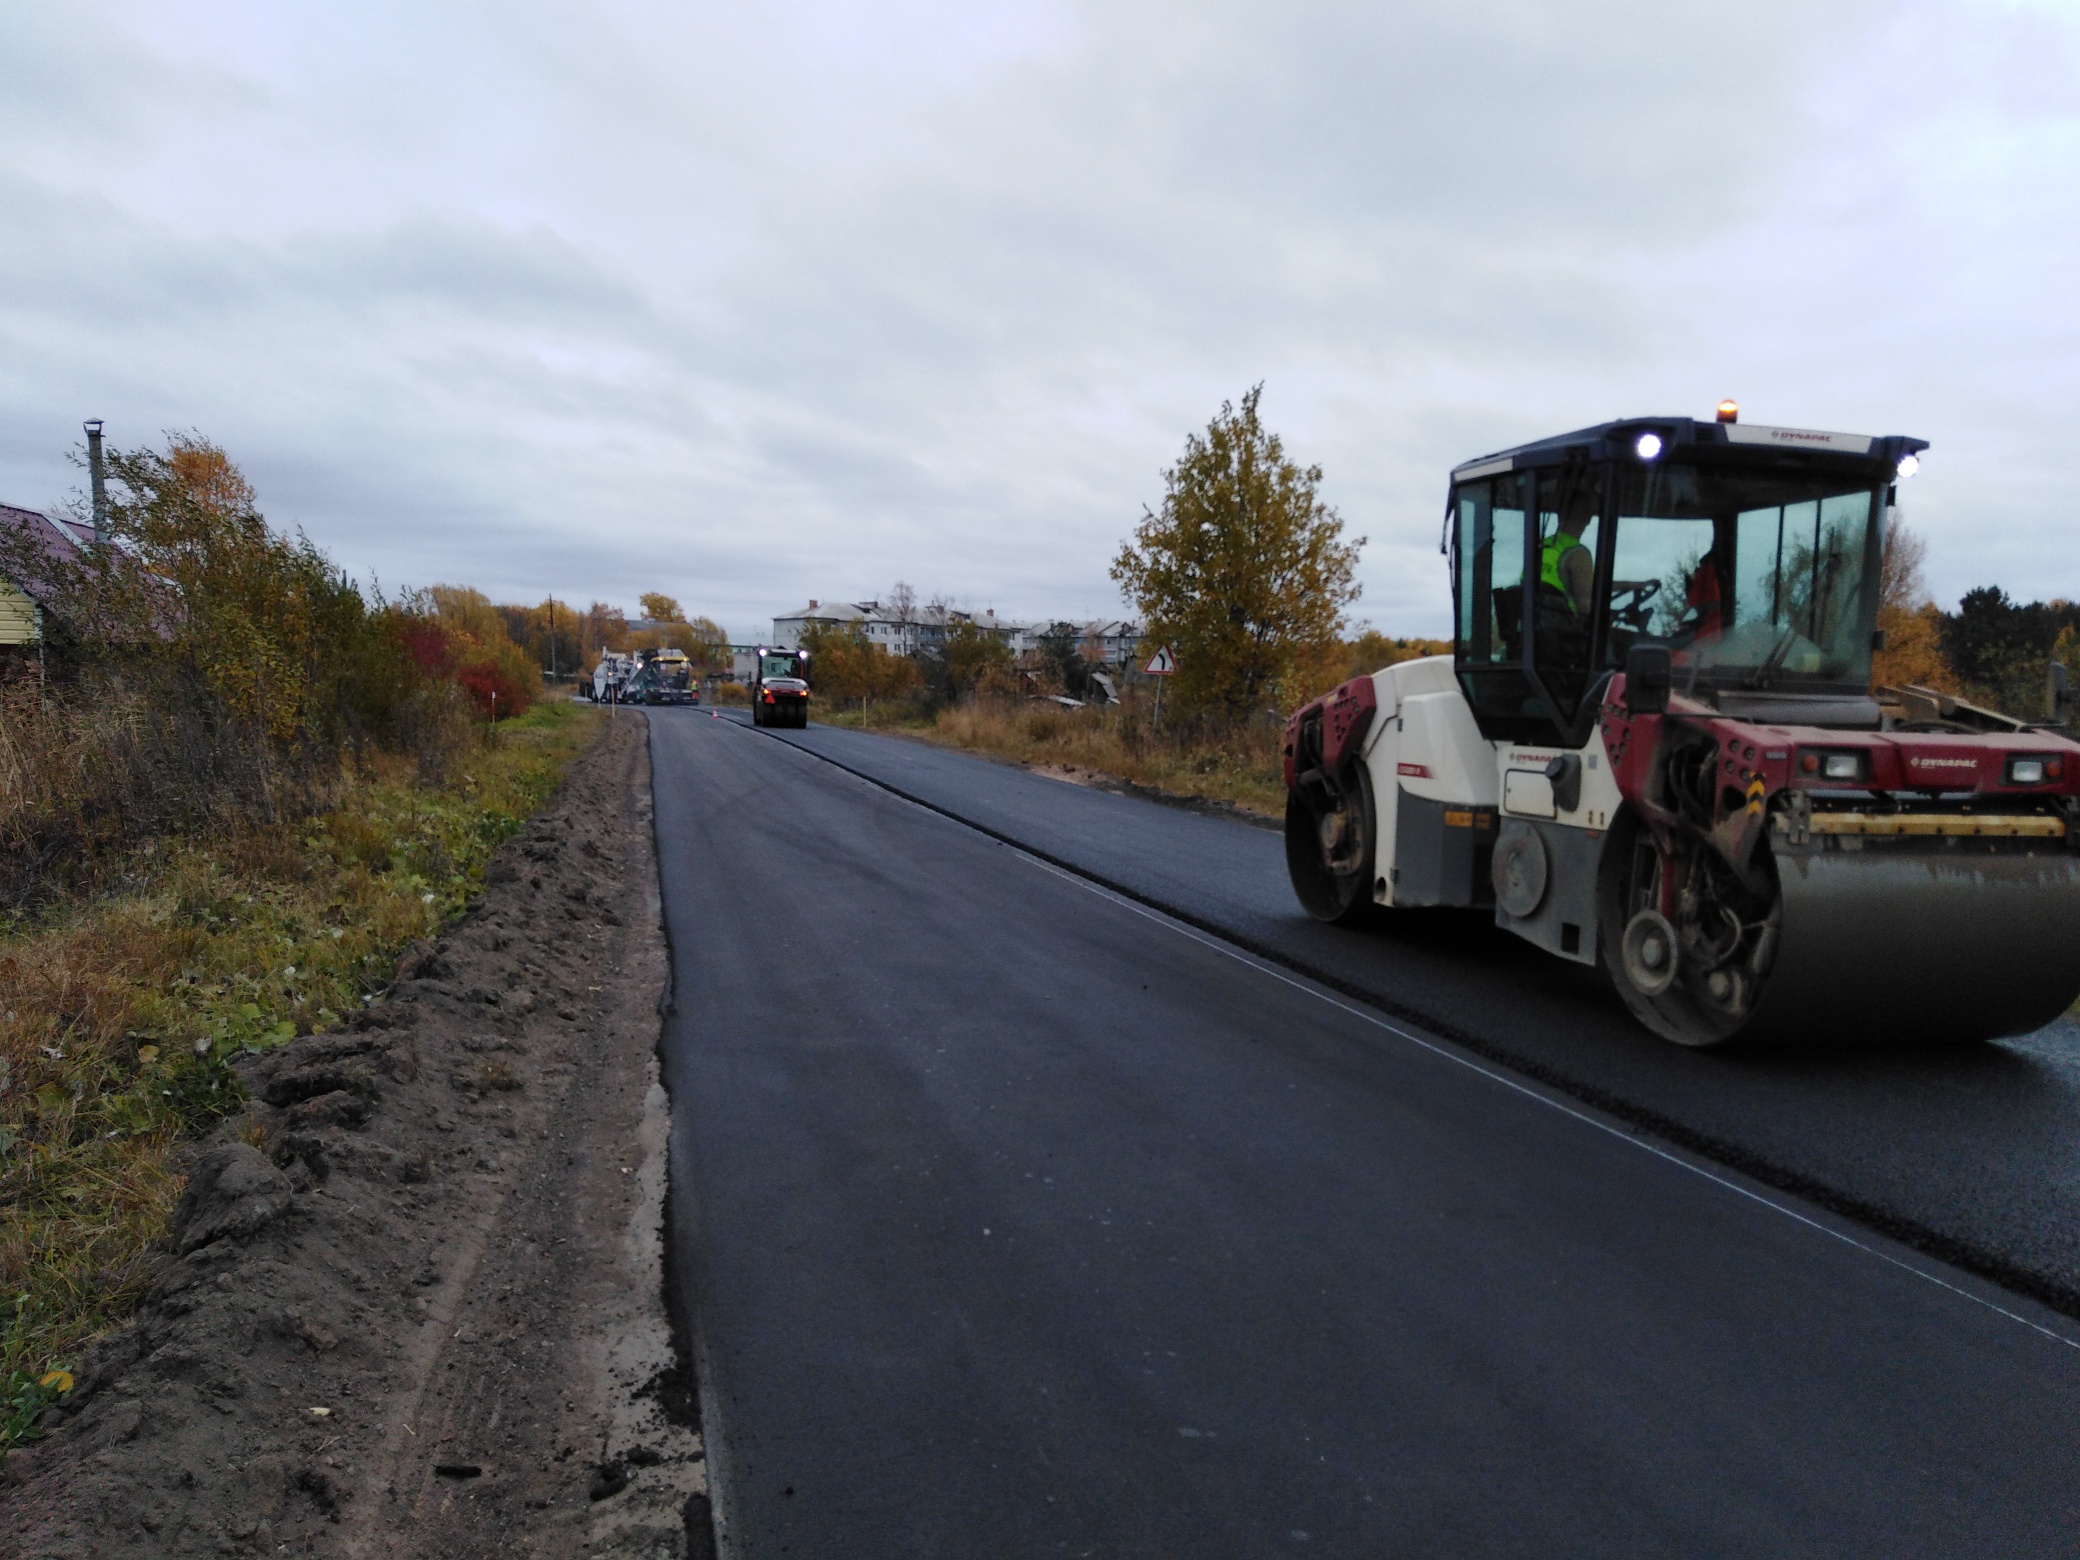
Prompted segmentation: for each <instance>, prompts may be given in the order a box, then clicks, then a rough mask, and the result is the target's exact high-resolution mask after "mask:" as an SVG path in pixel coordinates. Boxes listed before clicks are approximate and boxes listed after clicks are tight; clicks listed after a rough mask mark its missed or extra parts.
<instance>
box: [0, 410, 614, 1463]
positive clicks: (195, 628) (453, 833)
mask: <svg viewBox="0 0 2080 1560" xmlns="http://www.w3.org/2000/svg"><path fill="white" fill-rule="evenodd" d="M111 468H112V471H113V473H114V475H115V476H116V478H117V493H116V497H115V501H114V502H113V503H112V504H111V507H110V514H109V521H110V524H109V531H110V534H111V538H112V541H113V545H108V546H95V547H92V548H89V549H84V550H83V551H82V552H81V554H80V556H78V557H76V558H67V557H63V556H58V555H54V554H52V553H51V552H50V551H49V550H48V549H47V548H38V547H37V546H35V545H34V538H33V537H32V538H30V539H28V540H27V541H25V540H23V539H22V538H14V539H12V540H10V541H9V542H8V543H6V544H5V555H4V556H0V570H4V571H5V572H6V573H7V574H8V576H9V577H11V578H15V579H22V580H28V581H31V582H33V584H34V586H35V588H36V592H37V594H38V597H39V599H40V600H41V601H43V602H44V603H45V606H46V613H47V619H46V620H47V624H48V628H47V641H48V642H47V644H46V646H45V654H44V657H43V659H42V661H41V663H40V664H39V663H38V662H36V661H20V662H17V663H15V664H14V665H12V667H11V668H9V669H8V670H7V673H6V677H5V680H4V681H0V1448H4V1446H5V1445H6V1444H7V1443H9V1442H10V1441H12V1440H14V1439H17V1438H19V1437H21V1436H23V1435H28V1434H33V1433H34V1432H33V1423H34V1420H35V1417H36V1415H37V1414H38V1413H39V1412H40V1411H41V1410H42V1409H43V1408H44V1407H45V1406H46V1405H47V1404H48V1403H49V1402H50V1401H52V1400H53V1399H54V1398H56V1397H57V1396H58V1395H60V1394H61V1393H62V1392H63V1391H65V1390H68V1389H69V1387H70V1381H71V1378H70V1374H69V1371H70V1368H71V1367H72V1366H73V1365H75V1364H76V1363H77V1360H78V1357H79V1354H80V1352H81V1351H82V1349H83V1348H84V1347H85V1345H86V1344H87V1343H88V1342H89V1341H90V1340H91V1339H92V1338H93V1337H94V1336H96V1335H97V1334H98V1333H100V1332H102V1331H105V1330H106V1329H107V1328H109V1327H111V1326H113V1325H116V1324H118V1323H119V1322H120V1321H121V1320H122V1319H123V1318H124V1316H125V1315H126V1314H127V1313H128V1312H129V1311H130V1310H131V1309H133V1308H134V1306H135V1304H136V1301H137V1299H138V1298H139V1296H140V1294H141V1293H142V1291H143V1289H144V1288H145V1287H146V1286H147V1285H148V1283H149V1272H150V1260H151V1248H152V1245H153V1242H154V1241H156V1240H157V1239H158V1238H159V1237H160V1236H161V1235H162V1234H163V1233H164V1231H165V1229H166V1225H167V1219H168V1215H169V1214H170V1212H171V1209H172V1206H173V1203H174V1201H175V1200H176V1198H177V1197H178V1195H179V1191H180V1187H181V1184H182V1183H181V1176H180V1169H179V1165H180V1160H179V1149H180V1146H181V1144H182V1143H183V1142H185V1141H187V1140H189V1139H192V1138H194V1137H195V1136H197V1135H199V1134H201V1133H203V1132H205V1131H207V1130H208V1129H209V1128H210V1127H211V1126H212V1125H214V1124H215V1123H216V1122H217V1121H219V1120H220V1119H222V1118H223V1117H225V1116H227V1115H230V1114H233V1113H235V1112H236V1111H237V1110H238V1109H239V1107H240V1104H241V1099H242V1097H241V1093H240V1089H239V1084H238V1080H237V1075H236V1074H235V1073H234V1072H233V1071H232V1070H231V1066H230V1064H231V1062H232V1061H233V1060H235V1059H236V1058H237V1057H239V1056H240V1055H242V1054H244V1053H246V1052H248V1051H253V1050H261V1049H265V1048H267V1047H269V1046H273V1045H279V1044H283V1043H286V1042H287V1041H288V1040H289V1039H291V1038H293V1037H295V1036H296V1035H299V1034H308V1033H311V1032H312V1031H313V1030H316V1029H322V1028H324V1027H326V1026H327V1025H329V1024H332V1023H334V1022H336V1021H337V1020H338V1019H339V1018H341V1017H342V1016H343V1015H345V1014H346V1013H348V1012H350V1011H352V1010H353V1009H354V1008H355V1007H356V1006H358V1005H359V1004H360V1003H361V1002H362V1000H363V999H364V998H365V997H366V996H367V995H368V994H369V993H370V992H372V991H373V990H374V989H376V988H377V987H379V986H381V985H383V984H384V983H386V982H387V981H388V980H389V978H390V977H391V975H392V973H393V969H394V965H395V963H396V960H397V957H398V955H399V953H400V951H401V950H402V949H404V948H405V947H406V946H407V945H408V944H409V943H410V942H411V941H412V940H413V939H415V938H418V937H421V936H424V935H426V934H428V933H429V932H431V931H432V930H434V929H435V928H436V927H438V926H439V925H440V924H441V923H442V922H443V921H444V920H446V919H447V918H449V917H450V916H452V915H454V914H455V913H456V912H457V911H458V910H460V909H461V908H462V906H463V905H464V903H465V902H466V901H467V899H468V898H469V896H470V895H471V893H472V892H473V891H474V890H475V888H476V886H477V885H478V883H479V882H480V880H481V875H482V870H483V866H484V863H485V861H486V859H487V858H488V856H489V855H490V853H491V851H492V850H493V849H494V848H495V846H496V845H497V843H498V842H499V840H501V839H502V838H504V837H505V835H507V834H509V833H511V832H512V831H514V830H515V829H517V828H518V827H520V825H521V823H522V822H523V821H524V820H525V819H526V818H527V816H528V815H529V814H530V813H532V812H533V811H534V810H535V808H537V807H538V806H539V805H540V804H541V802H542V801H543V800H544V799H545V798H546V797H547V796H548V794H549V793H550V792H551V791H552V790H553V789H554V787H555V785H556V783H557V781H558V780H559V778H560V777H561V774H562V772H563V769H564V767H565V765H566V764H567V763H568V761H569V760H570V758H571V757H572V756H573V755H574V754H575V753H576V752H577V751H578V749H579V748H580V747H581V746H582V744H583V742H584V740H585V738H586V736H587V734H588V733H589V731H590V729H591V726H592V723H593V721H594V720H596V719H597V716H596V715H594V714H592V713H591V712H588V711H585V710H582V709H579V708H577V707H575V706H573V705H571V704H569V703H568V702H565V701H554V702H550V703H546V704H541V703H537V702H536V701H537V699H538V697H539V693H540V680H539V677H538V676H537V675H536V672H535V667H534V663H533V662H532V660H531V659H530V657H529V655H528V654H527V652H526V651H525V649H524V648H523V647H520V646H518V645H517V644H516V643H515V642H514V641H513V640H512V639H511V637H510V636H509V635H508V633H507V632H506V628H505V625H504V622H503V621H502V619H501V617H500V615H499V613H498V612H497V610H496V609H495V608H493V607H491V605H490V604H489V603H488V602H487V601H486V600H485V598H484V597H483V596H481V595H480V594H478V593H476V592H474V591H469V590H466V589H461V588H453V587H439V588H436V589H434V590H431V591H427V592H422V593H418V594H415V595H413V596H410V597H407V598H405V599H404V600H401V601H394V602H393V601H386V600H383V599H381V598H374V599H371V598H370V597H369V596H367V595H365V594H364V593H363V592H362V591H361V590H360V589H359V588H358V587H356V586H355V585H354V584H353V583H352V582H350V581H349V580H347V579H346V578H345V577H344V576H343V575H341V574H340V573H339V572H338V571H337V570H336V569H335V568H334V567H333V566H332V565H331V564H330V562H329V561H328V560H326V559H325V558H324V556H323V555H322V554H321V553H319V552H318V550H317V549H316V548H315V547H313V546H312V545H311V544H310V543H309V542H308V541H306V540H304V539H302V538H290V537H286V536H283V535H282V534H280V533H279V532H276V531H274V530H272V529H271V528H270V527H268V526H267V524H266V522H265V521H264V519H263V518H262V517H261V515H260V514H259V512H258V510H257V508H256V507H255V502H254V495H253V493H252V491H251V489H250V488H249V487H248V486H247V485H246V483H245V481H244V479H243V477H241V476H240V475H239V473H238V471H237V468H236V467H235V466H234V465H233V464H232V463H231V462H230V460H229V459H228V457H226V456H225V454H224V452H223V451H221V450H219V449H217V448H215V447H214V446H212V445H209V444H208V443H206V442H205V441H202V440H200V439H193V438H189V439H175V440H174V441H172V443H171V444H170V445H169V446H168V448H167V449H166V450H165V451H164V452H154V451H141V452H136V453H132V454H122V453H118V454H116V455H115V456H114V457H113V458H112V460H111ZM494 717H496V723H495V724H494V723H493V721H494Z"/></svg>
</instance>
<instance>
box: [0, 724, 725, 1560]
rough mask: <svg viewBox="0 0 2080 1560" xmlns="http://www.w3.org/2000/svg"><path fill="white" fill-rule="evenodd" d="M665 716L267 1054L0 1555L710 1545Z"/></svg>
mask: <svg viewBox="0 0 2080 1560" xmlns="http://www.w3.org/2000/svg"><path fill="white" fill-rule="evenodd" d="M645 736H646V723H645V722H644V721H643V720H642V718H641V717H640V716H637V715H634V714H633V712H627V713H624V714H623V715H622V717H621V718H620V719H619V720H617V721H614V722H611V723H609V725H608V726H607V727H606V728H605V729H604V730H603V731H602V733H601V736H600V737H599V739H598V740H597V741H596V742H595V744H594V745H593V747H592V748H591V749H590V750H589V751H588V752H587V753H586V754H585V755H584V756H583V757H582V758H581V759H579V760H578V761H577V763H576V764H574V765H573V767H572V770H571V774H570V777H569V779H568V781H567V782H566V784H565V786H564V788H563V790H562V791H561V792H560V793H559V794H558V796H557V797H556V799H555V800H554V801H553V802H552V803H551V804H550V805H549V806H548V807H547V808H545V809H544V810H543V811H542V812H541V813H540V814H538V815H537V816H536V818H535V819H534V820H532V821H531V822H530V824H529V826H528V827H527V829H526V830H525V831H524V832H523V833H522V834H521V835H520V836H518V837H516V838H515V839H513V840H511V841H508V842H507V843H506V845H505V846H504V847H502V848H501V850H500V851H499V852H498V854H497V856H496V857H495V858H494V860H493V863H492V866H491V869H490V871H489V873H488V874H487V888H486V891H485V893H484V894H483V896H482V897H481V899H480V900H479V901H478V902H477V903H476V904H475V905H474V906H473V907H472V908H471V910H470V911H469V912H468V913H467V914H466V915H465V916H463V917H462V918H461V919H460V920H459V921H458V922H456V923H455V924H454V925H453V926H451V927H450V928H449V929H448V931H447V932H446V934H445V935H444V936H443V937H442V938H441V939H440V940H439V941H438V942H436V943H433V944H430V945H422V946H421V947H420V948H418V949H416V950H415V952H414V953H413V954H412V955H410V956H408V958H407V960H406V961H405V962H404V963H403V964H401V965H400V978H399V980H398V982H397V983H396V985H394V986H393V987H392V988H391V989H390V991H389V992H388V993H386V994H385V996H384V997H383V998H381V999H379V1000H378V1001H376V1002H375V1003H373V1004H371V1006H370V1007H369V1008H368V1010H367V1011H366V1012H364V1013H361V1014H357V1015H356V1017H355V1018H354V1019H353V1020H352V1021H351V1022H350V1023H349V1024H348V1025H345V1026H343V1027H342V1028H340V1029H338V1030H334V1031H330V1032H327V1033H325V1034H321V1035H314V1036H311V1037H309V1038H307V1039H304V1040H300V1041H298V1042H296V1043H295V1044H294V1045H292V1046H289V1047H286V1048H284V1049H283V1050H281V1051H279V1052H275V1053H270V1054H269V1055H267V1056H265V1057H262V1058H256V1059H254V1061H253V1063H252V1065H251V1067H250V1070H249V1071H248V1074H247V1077H248V1082H249V1085H250V1087H251V1090H252V1093H253V1095H254V1103H253V1106H252V1109H251V1111H250V1112H249V1114H248V1115H246V1116H244V1117H241V1118H238V1119H237V1120H235V1121H233V1122H230V1123H227V1124H226V1127H225V1129H224V1130H223V1131H222V1132H221V1133H220V1134H219V1135H218V1136H217V1137H216V1138H215V1139H213V1140H212V1141H210V1142H208V1143H205V1144H202V1145H198V1146H197V1148H196V1150H195V1152H194V1154H193V1156H192V1172H191V1176H190V1180H189V1185H188V1190H187V1193H186V1194H185V1196H184V1198H183V1201H182V1205H181V1208H180V1210H179V1213H178V1214H177V1216H176V1224H175V1233H174V1237H173V1241H172V1248H173V1249H171V1250H169V1251H167V1252H166V1253H165V1254H164V1255H163V1257H162V1259H161V1261H162V1268H161V1271H160V1274H159V1276H158V1278H157V1281H156V1282H155V1284H154V1286H153V1289H152V1291H151V1293H150V1295H149V1297H148V1298H147V1300H146V1302H145V1305H144V1307H143V1308H142V1310H141V1311H140V1313H139V1316H138V1317H137V1319H136V1321H135V1323H134V1324H133V1325H132V1326H130V1327H129V1328H126V1329H124V1330H123V1331H122V1332H120V1333H118V1334H116V1335H113V1336H111V1337H109V1338H106V1339H104V1340H103V1341H102V1342H101V1343H100V1344H98V1345H96V1347H95V1348H94V1350H93V1351H91V1353H90V1354H89V1356H88V1359H87V1361H86V1362H85V1363H84V1365H83V1367H82V1370H81V1373H80V1379H79V1383H78V1386H77V1387H76V1388H75V1391H74V1392H73V1394H71V1396H70V1397H69V1398H68V1400H67V1408H66V1411H65V1413H64V1414H63V1416H62V1422H61V1423H59V1424H57V1425H55V1426H54V1427H53V1429H52V1433H51V1434H50V1435H49V1436H48V1437H47V1438H46V1439H45V1440H43V1441H42V1442H40V1443H37V1444H35V1445H34V1446H32V1447H28V1448H24V1449H21V1450H18V1451H16V1452H15V1453H13V1454H12V1455H10V1456H9V1458H8V1460H7V1465H6V1482H5V1484H4V1485H0V1533H4V1534H5V1535H7V1536H6V1538H5V1539H4V1540H0V1553H6V1554H19V1555H23V1556H39V1557H40V1556H61V1555H62V1556H73V1555H86V1554H88V1553H90V1552H91V1553H92V1554H93V1555H94V1556H95V1557H96V1560H115V1557H127V1556H131V1555H136V1556H146V1555H151V1556H159V1555H187V1554H196V1555H207V1554H237V1553H267V1554H276V1553H289V1554H311V1555H368V1556H376V1555H383V1556H388V1555H400V1556H401V1555H428V1556H435V1555H438V1556H465V1555H487V1556H488V1555H502V1556H503V1555H541V1556H549V1555H576V1554H580V1553H586V1554H595V1555H599V1554H630V1555H633V1554H641V1555H645V1556H650V1555H673V1556H677V1555H684V1554H689V1553H691V1554H701V1553H705V1552H708V1549H709V1545H710V1542H711V1540H710V1537H709V1526H708V1516H707V1498H706V1485H705V1477H704V1475H705V1466H704V1462H703V1460H702V1448H701V1445H700V1440H699V1435H698V1428H697V1425H696V1423H695V1414H694V1407H693V1404H694V1392H693V1383H692V1382H691V1380H690V1378H689V1377H688V1375H687V1373H686V1370H685V1368H684V1366H683V1365H682V1363H681V1360H680V1357H679V1354H678V1352H677V1351H676V1350H675V1348H674V1345H673V1339H672V1336H671V1333H670V1329H669V1324H668V1322H667V1313H666V1310H665V1305H664V1297H663V1274H662V1252H661V1240H662V1224H663V1199H664V1190H665V1181H664V1177H665V1101H664V1095H663V1090H662V1088H661V1086H660V1084H659V1082H658V1072H657V1057H656V1045H657V1034H658V1008H659V999H660V995H661V993H662V991H663V989H664V983H665V979H666V960H665V952H664V941H663V933H662V929H661V924H660V917H659V911H658V897H657V877H656V862H655V847H654V841H653V838H652V834H651V822H650V812H651V801H650V779H649V758H648V752H647V744H646V741H645ZM689 1533H690V1534H691V1535H692V1537H691V1540H690V1541H689V1537H688V1535H689ZM689 1542H690V1544H691V1547H689Z"/></svg>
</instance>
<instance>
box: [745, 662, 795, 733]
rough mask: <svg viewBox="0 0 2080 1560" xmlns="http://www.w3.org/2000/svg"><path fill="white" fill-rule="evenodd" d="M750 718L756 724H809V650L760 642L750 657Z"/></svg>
mask: <svg viewBox="0 0 2080 1560" xmlns="http://www.w3.org/2000/svg"><path fill="white" fill-rule="evenodd" d="M752 659H753V662H754V670H753V671H752V674H751V720H752V724H754V725H758V726H806V725H808V724H809V652H808V651H806V650H776V649H774V648H772V647H771V646H768V645H760V646H759V647H758V653H757V654H756V655H755V656H754V657H753V658H752Z"/></svg>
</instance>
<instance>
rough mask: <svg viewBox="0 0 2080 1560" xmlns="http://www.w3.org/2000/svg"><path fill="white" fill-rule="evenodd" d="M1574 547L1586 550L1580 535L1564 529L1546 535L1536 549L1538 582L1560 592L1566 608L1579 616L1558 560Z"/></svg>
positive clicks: (1578, 610)
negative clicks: (1569, 532) (1573, 534)
mask: <svg viewBox="0 0 2080 1560" xmlns="http://www.w3.org/2000/svg"><path fill="white" fill-rule="evenodd" d="M1576 548H1582V550H1583V551H1587V548H1585V547H1582V540H1581V538H1580V537H1577V536H1569V535H1568V534H1567V533H1566V532H1565V531H1556V532H1554V533H1553V534H1552V535H1551V536H1549V537H1547V538H1546V539H1545V541H1544V543H1543V544H1542V545H1541V546H1540V547H1539V550H1538V583H1539V584H1541V585H1550V586H1552V587H1553V589H1555V590H1557V591H1558V592H1560V599H1561V600H1562V601H1564V602H1566V603H1567V610H1568V611H1570V612H1572V613H1574V614H1575V615H1576V616H1577V617H1579V616H1580V615H1581V611H1582V609H1581V607H1580V606H1579V605H1577V604H1576V602H1575V599H1574V594H1573V592H1571V591H1570V590H1568V588H1567V582H1566V580H1564V579H1563V578H1561V575H1560V560H1561V559H1562V558H1564V557H1566V556H1567V555H1568V554H1569V553H1571V552H1573V551H1574V550H1575V549H1576Z"/></svg>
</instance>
